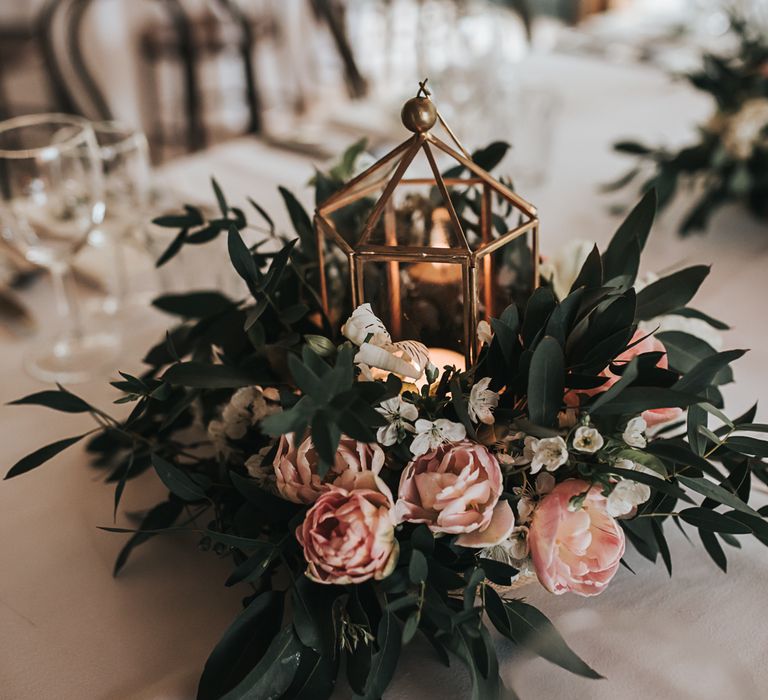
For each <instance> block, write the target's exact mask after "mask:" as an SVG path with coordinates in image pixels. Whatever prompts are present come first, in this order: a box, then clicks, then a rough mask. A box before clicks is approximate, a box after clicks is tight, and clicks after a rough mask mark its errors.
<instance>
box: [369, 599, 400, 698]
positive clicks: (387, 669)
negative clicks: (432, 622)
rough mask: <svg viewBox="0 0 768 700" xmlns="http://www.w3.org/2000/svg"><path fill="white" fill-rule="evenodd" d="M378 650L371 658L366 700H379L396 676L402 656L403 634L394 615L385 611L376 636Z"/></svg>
mask: <svg viewBox="0 0 768 700" xmlns="http://www.w3.org/2000/svg"><path fill="white" fill-rule="evenodd" d="M376 643H377V645H378V649H377V651H376V653H375V654H374V655H373V657H372V658H371V670H370V673H369V674H368V680H367V682H366V684H365V694H364V698H365V700H379V698H381V696H382V695H383V694H384V691H385V690H386V689H387V686H388V685H389V683H390V681H391V680H392V678H393V677H394V675H395V668H396V667H397V660H398V658H399V656H400V649H401V644H402V633H401V631H400V625H399V623H398V621H397V617H396V615H395V614H394V613H392V612H389V611H388V610H384V612H383V614H382V616H381V621H380V622H379V629H378V632H377V634H376Z"/></svg>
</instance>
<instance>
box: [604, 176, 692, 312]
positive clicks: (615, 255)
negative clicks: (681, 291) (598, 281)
mask: <svg viewBox="0 0 768 700" xmlns="http://www.w3.org/2000/svg"><path fill="white" fill-rule="evenodd" d="M656 204H657V201H656V191H655V190H653V189H651V190H649V191H648V192H646V193H645V195H643V198H642V199H641V200H640V202H638V204H637V205H636V206H635V208H634V209H633V210H632V211H631V212H630V213H629V216H627V218H626V219H625V220H624V222H623V223H622V224H621V226H619V228H618V229H617V231H616V233H615V234H614V235H613V238H612V239H611V242H610V243H609V244H608V247H607V248H606V250H605V253H603V271H604V275H603V276H604V278H605V279H606V280H609V279H612V278H614V277H618V276H619V275H623V274H627V273H629V274H630V278H631V281H634V276H635V275H636V274H637V259H638V258H639V256H640V253H641V252H642V250H643V248H644V247H645V242H646V240H647V239H648V234H649V233H650V231H651V227H652V226H653V219H654V217H655V216H656ZM681 306H682V305H681Z"/></svg>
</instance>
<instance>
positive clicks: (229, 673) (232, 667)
mask: <svg viewBox="0 0 768 700" xmlns="http://www.w3.org/2000/svg"><path fill="white" fill-rule="evenodd" d="M282 612H283V596H282V595H280V594H279V593H276V592H274V591H266V592H264V593H261V594H260V595H258V596H257V597H256V598H254V599H253V600H252V601H251V602H250V603H249V604H248V606H247V607H246V608H245V609H244V610H243V611H242V612H241V613H240V614H239V615H238V617H237V618H236V619H235V621H234V622H233V623H232V624H231V625H230V626H229V628H228V629H227V631H226V632H224V634H223V636H222V637H221V639H220V640H219V641H218V643H217V644H216V646H215V647H214V649H213V651H212V652H211V655H210V656H209V657H208V660H207V661H206V662H205V668H204V669H203V674H202V676H201V677H200V683H199V685H198V687H197V700H218V699H219V698H221V696H222V695H224V694H225V693H227V692H228V691H229V690H231V689H232V688H233V687H234V686H235V685H237V683H238V682H239V681H240V680H242V678H243V677H244V676H245V675H246V674H247V672H248V671H250V670H251V669H252V668H253V667H254V666H255V665H256V664H257V663H258V661H259V660H260V659H261V657H262V656H263V655H264V652H265V651H266V649H267V647H268V646H269V643H270V641H271V640H272V638H273V637H274V636H275V635H276V634H277V632H278V630H279V629H280V619H281V618H282Z"/></svg>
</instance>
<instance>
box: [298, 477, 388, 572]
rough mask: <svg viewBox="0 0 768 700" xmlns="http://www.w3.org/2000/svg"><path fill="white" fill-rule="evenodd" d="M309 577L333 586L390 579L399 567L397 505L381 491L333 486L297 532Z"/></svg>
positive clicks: (316, 503)
mask: <svg viewBox="0 0 768 700" xmlns="http://www.w3.org/2000/svg"><path fill="white" fill-rule="evenodd" d="M296 539H297V540H298V541H299V544H300V545H301V546H302V547H303V548H304V558H305V559H306V560H307V571H306V575H307V576H308V577H309V578H311V579H312V580H313V581H317V582H318V583H327V584H338V585H343V584H348V583H362V582H363V581H367V580H368V579H371V578H373V579H376V580H380V579H383V578H386V577H387V576H389V574H390V573H392V570H393V569H394V568H395V564H396V563H397V555H398V551H399V546H398V543H397V539H395V523H394V518H393V513H392V500H391V498H390V497H388V496H387V495H385V494H383V493H381V492H380V491H373V490H371V489H357V490H356V491H347V490H346V489H341V488H337V487H335V486H333V487H331V488H330V490H329V491H326V492H325V493H323V494H322V495H321V496H319V498H318V499H317V501H315V505H313V506H312V507H311V508H310V509H309V510H308V511H307V515H306V517H305V518H304V522H303V523H302V524H301V525H299V527H298V528H296Z"/></svg>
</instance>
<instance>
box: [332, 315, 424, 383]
mask: <svg viewBox="0 0 768 700" xmlns="http://www.w3.org/2000/svg"><path fill="white" fill-rule="evenodd" d="M341 332H342V333H343V334H344V336H345V337H346V338H348V339H349V340H351V341H352V342H353V343H354V344H355V345H358V346H359V347H360V350H359V351H358V352H357V354H356V355H355V364H357V365H359V366H360V368H361V370H362V371H363V374H364V375H366V376H371V377H375V376H376V372H375V371H373V372H372V371H371V370H381V371H382V372H384V373H387V372H392V373H393V374H396V375H398V376H400V377H408V378H409V379H413V380H417V379H421V377H422V376H423V375H424V371H425V369H426V368H427V365H428V364H429V351H428V350H427V348H426V346H425V345H424V344H423V343H419V342H417V341H415V340H400V341H398V342H396V343H393V342H392V337H391V336H390V335H389V331H387V329H386V326H384V324H383V323H382V321H381V319H379V317H378V316H376V314H374V313H373V310H372V309H371V305H370V304H361V305H360V306H358V307H357V308H356V309H355V310H354V312H353V313H352V315H351V316H350V317H349V318H348V319H347V322H346V323H345V324H344V325H343V326H342V327H341Z"/></svg>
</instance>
